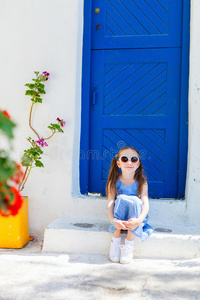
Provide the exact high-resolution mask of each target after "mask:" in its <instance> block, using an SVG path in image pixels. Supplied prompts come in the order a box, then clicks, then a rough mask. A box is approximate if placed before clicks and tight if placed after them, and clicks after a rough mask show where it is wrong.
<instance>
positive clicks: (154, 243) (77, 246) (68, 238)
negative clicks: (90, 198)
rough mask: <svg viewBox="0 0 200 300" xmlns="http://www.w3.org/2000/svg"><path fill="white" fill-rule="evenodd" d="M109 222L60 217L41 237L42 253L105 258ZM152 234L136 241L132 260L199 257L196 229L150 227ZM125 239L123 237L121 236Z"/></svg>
mask: <svg viewBox="0 0 200 300" xmlns="http://www.w3.org/2000/svg"><path fill="white" fill-rule="evenodd" d="M108 225H109V224H108V223H105V222H102V223H99V222H98V223H97V222H96V221H95V220H91V222H88V221H87V222H81V223H80V222H76V221H75V220H71V221H70V220H68V219H66V217H65V216H61V217H59V218H58V219H56V220H55V221H54V222H52V223H51V224H50V225H49V226H48V227H47V228H46V229H45V234H44V246H43V251H44V252H66V253H87V254H103V255H107V254H108V252H109V247H110V240H111V234H110V233H109V232H108V231H107V229H108ZM153 227H154V229H155V231H154V233H153V234H152V235H151V236H150V237H149V238H148V240H147V241H146V242H144V243H142V242H141V241H140V240H139V239H138V238H136V239H135V257H137V258H167V259H170V258H171V259H188V258H196V257H200V235H199V233H200V231H199V228H196V227H194V226H193V227H188V226H187V227H185V228H183V226H177V225H173V226H172V225H171V226H170V227H166V226H164V225H162V226H161V225H155V226H153ZM122 237H123V238H124V237H125V234H122Z"/></svg>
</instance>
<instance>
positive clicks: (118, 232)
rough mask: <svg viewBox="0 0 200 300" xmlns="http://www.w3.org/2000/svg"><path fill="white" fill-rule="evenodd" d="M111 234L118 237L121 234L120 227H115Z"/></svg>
mask: <svg viewBox="0 0 200 300" xmlns="http://www.w3.org/2000/svg"><path fill="white" fill-rule="evenodd" d="M113 236H114V237H115V238H119V237H120V236H121V229H116V230H115V231H114V232H113Z"/></svg>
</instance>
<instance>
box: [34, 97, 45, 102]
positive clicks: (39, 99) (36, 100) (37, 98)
mask: <svg viewBox="0 0 200 300" xmlns="http://www.w3.org/2000/svg"><path fill="white" fill-rule="evenodd" d="M42 100H43V99H42V98H39V97H35V102H38V103H42Z"/></svg>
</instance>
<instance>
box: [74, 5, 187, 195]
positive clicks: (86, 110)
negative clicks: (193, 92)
mask: <svg viewBox="0 0 200 300" xmlns="http://www.w3.org/2000/svg"><path fill="white" fill-rule="evenodd" d="M91 9H92V0H85V1H84V18H83V20H84V24H83V51H82V56H83V58H82V102H81V138H80V149H81V150H80V161H79V168H80V181H79V182H80V191H81V194H87V193H88V181H89V159H88V157H89V154H90V149H89V128H90V99H91V90H90V79H91V51H92V50H91V18H92V13H91ZM89 12H90V13H89ZM189 44H190V0H184V1H183V19H182V58H181V90H180V93H181V101H180V129H179V170H178V172H179V174H178V198H179V199H180V198H183V197H184V196H185V182H186V171H187V164H184V165H183V164H182V161H187V152H188V91H189ZM183 182H184V184H183Z"/></svg>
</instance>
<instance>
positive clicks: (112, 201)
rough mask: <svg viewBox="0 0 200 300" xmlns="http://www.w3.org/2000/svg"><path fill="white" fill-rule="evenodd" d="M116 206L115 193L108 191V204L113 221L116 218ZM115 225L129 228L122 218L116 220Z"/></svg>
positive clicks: (109, 214)
mask: <svg viewBox="0 0 200 300" xmlns="http://www.w3.org/2000/svg"><path fill="white" fill-rule="evenodd" d="M114 206H115V193H114V192H113V193H112V192H110V193H108V205H107V210H108V216H109V219H110V222H112V220H113V219H114ZM114 226H115V228H116V229H127V228H126V226H125V225H124V224H123V223H122V221H120V220H116V222H115V225H114Z"/></svg>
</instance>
